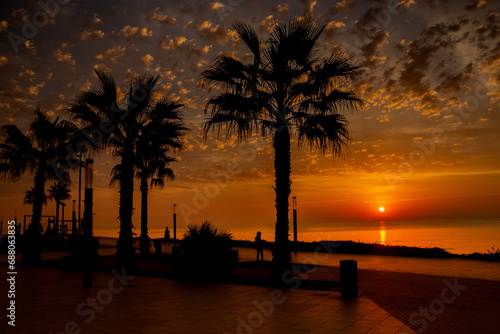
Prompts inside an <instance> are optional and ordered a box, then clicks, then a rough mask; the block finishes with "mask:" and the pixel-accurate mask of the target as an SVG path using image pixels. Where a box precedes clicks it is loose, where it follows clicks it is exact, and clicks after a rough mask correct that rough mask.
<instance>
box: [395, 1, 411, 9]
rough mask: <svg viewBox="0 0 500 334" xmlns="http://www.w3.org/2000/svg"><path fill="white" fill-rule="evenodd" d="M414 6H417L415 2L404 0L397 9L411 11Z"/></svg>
mask: <svg viewBox="0 0 500 334" xmlns="http://www.w3.org/2000/svg"><path fill="white" fill-rule="evenodd" d="M412 5H415V0H402V1H401V2H399V3H398V6H397V9H399V10H400V9H403V8H404V9H410V7H411V6H412Z"/></svg>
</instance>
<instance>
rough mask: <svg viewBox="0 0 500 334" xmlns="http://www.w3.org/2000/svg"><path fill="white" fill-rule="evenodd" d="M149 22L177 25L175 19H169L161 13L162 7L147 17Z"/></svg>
mask: <svg viewBox="0 0 500 334" xmlns="http://www.w3.org/2000/svg"><path fill="white" fill-rule="evenodd" d="M146 21H148V22H159V23H163V24H166V25H170V24H173V23H175V21H176V19H175V17H168V16H167V15H166V14H163V13H161V12H160V7H156V8H155V9H154V10H153V11H152V12H151V13H149V15H148V16H147V17H146Z"/></svg>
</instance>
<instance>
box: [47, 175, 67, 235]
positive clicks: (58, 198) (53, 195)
mask: <svg viewBox="0 0 500 334" xmlns="http://www.w3.org/2000/svg"><path fill="white" fill-rule="evenodd" d="M70 191H71V190H70V188H69V183H63V182H55V183H54V184H53V185H51V186H50V188H49V198H50V199H52V200H54V201H55V202H56V224H55V229H56V231H58V230H59V206H60V205H61V202H64V201H65V200H67V199H70V198H71V195H70ZM63 223H64V222H63Z"/></svg>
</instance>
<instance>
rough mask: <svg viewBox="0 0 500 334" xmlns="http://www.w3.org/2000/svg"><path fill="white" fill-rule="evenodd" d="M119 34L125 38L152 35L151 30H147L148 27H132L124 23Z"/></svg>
mask: <svg viewBox="0 0 500 334" xmlns="http://www.w3.org/2000/svg"><path fill="white" fill-rule="evenodd" d="M120 33H121V35H122V36H124V37H126V38H130V37H135V36H137V37H150V36H153V31H152V30H148V28H146V27H143V28H139V27H132V26H130V25H126V26H124V27H123V28H122V30H121V31H120Z"/></svg>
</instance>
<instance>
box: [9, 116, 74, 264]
mask: <svg viewBox="0 0 500 334" xmlns="http://www.w3.org/2000/svg"><path fill="white" fill-rule="evenodd" d="M75 130H76V129H75V126H74V125H73V124H71V123H70V122H67V121H64V120H60V119H59V118H56V119H55V120H54V121H51V120H50V119H49V118H48V117H47V116H46V115H44V114H43V113H42V112H41V111H40V108H38V109H37V110H36V111H35V119H34V120H33V122H32V123H31V125H30V128H29V130H28V132H27V133H26V134H24V133H23V132H22V131H21V130H20V129H19V128H18V127H17V126H15V125H4V126H2V127H0V138H1V143H0V174H1V175H2V176H3V177H6V178H8V179H10V180H12V181H18V180H19V179H20V177H21V175H23V174H24V173H30V174H32V175H34V187H33V188H32V195H31V196H32V199H31V200H30V201H31V202H32V203H33V216H32V220H31V223H30V224H29V227H28V230H27V231H26V235H25V239H26V240H25V245H26V246H25V249H24V251H23V262H26V263H34V262H37V261H39V260H40V258H41V253H40V233H41V225H40V221H41V216H42V206H43V204H44V201H45V202H46V197H45V183H46V181H47V180H54V179H56V178H57V177H61V178H63V179H65V180H66V181H69V175H68V173H67V172H63V173H60V174H59V175H58V174H57V173H56V169H55V168H54V167H53V164H57V163H60V162H62V161H63V159H65V158H66V155H67V151H66V149H65V148H66V146H67V145H68V142H69V140H70V138H72V136H73V134H74V132H75Z"/></svg>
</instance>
